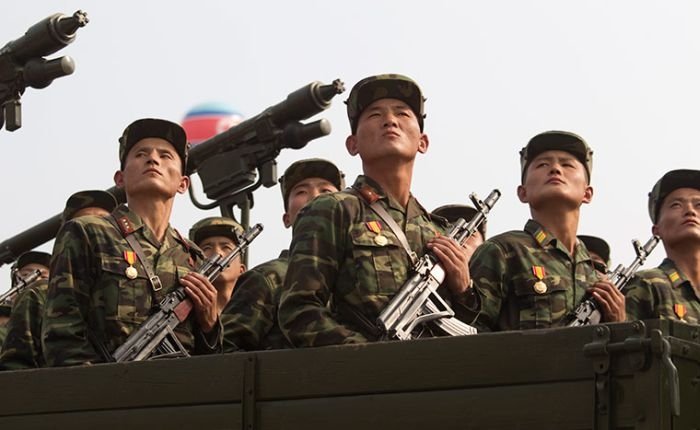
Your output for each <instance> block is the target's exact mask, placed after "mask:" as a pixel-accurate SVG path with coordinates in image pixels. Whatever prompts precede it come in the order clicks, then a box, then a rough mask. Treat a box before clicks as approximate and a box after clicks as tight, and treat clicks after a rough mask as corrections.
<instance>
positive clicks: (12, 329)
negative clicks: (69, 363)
mask: <svg viewBox="0 0 700 430" xmlns="http://www.w3.org/2000/svg"><path fill="white" fill-rule="evenodd" d="M116 206H117V201H116V200H115V198H114V196H112V194H110V193H108V192H107V191H100V190H93V191H79V192H77V193H75V194H73V195H71V196H70V197H69V198H68V201H66V207H65V209H64V210H63V214H62V216H61V221H62V223H63V224H65V223H66V222H67V221H68V220H71V219H73V218H77V217H80V216H86V215H94V216H107V215H109V213H110V212H111V211H113V210H114V208H115V207H116ZM49 258H50V255H49V254H46V270H47V271H48V266H49ZM47 273H48V272H47ZM48 288H49V282H48V276H46V278H43V279H40V280H38V281H37V282H35V283H34V284H33V285H32V286H31V288H27V289H26V290H25V291H23V292H22V293H20V295H19V296H18V297H17V300H16V302H15V306H14V309H13V310H12V316H11V318H10V322H9V324H8V336H7V338H6V339H5V342H4V343H3V346H2V353H1V354H0V370H16V369H26V368H33V367H43V366H44V365H45V362H44V355H43V351H42V349H41V322H42V320H43V317H44V305H45V304H46V294H47V291H48Z"/></svg>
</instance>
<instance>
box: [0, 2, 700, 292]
mask: <svg viewBox="0 0 700 430" xmlns="http://www.w3.org/2000/svg"><path fill="white" fill-rule="evenodd" d="M77 9H83V10H85V11H86V12H87V13H88V16H89V18H90V23H89V24H88V25H87V26H86V27H84V28H82V29H80V30H79V31H78V35H77V38H76V40H75V42H74V43H73V44H71V45H69V46H68V47H66V48H65V49H63V50H61V51H59V52H58V53H57V54H54V56H53V57H56V56H57V55H70V56H72V57H73V59H74V60H75V62H76V71H75V73H74V74H73V75H72V76H68V77H65V78H61V79H58V80H56V81H54V83H53V84H52V85H51V86H49V87H48V88H46V89H43V90H36V89H32V88H29V89H28V90H27V91H26V92H25V94H24V96H23V98H22V102H23V123H24V124H23V127H22V128H21V129H20V130H18V131H15V132H13V133H10V132H7V131H6V130H5V129H3V130H0V148H2V154H3V155H2V157H0V172H2V176H1V178H2V181H3V187H2V191H1V192H2V199H3V202H4V204H3V211H2V223H0V241H1V240H5V239H7V238H9V237H11V236H14V235H15V234H17V233H19V232H21V231H23V230H25V229H26V228H29V227H31V226H33V225H34V224H36V223H38V222H41V221H43V220H45V219H47V218H49V217H50V216H52V215H54V214H56V213H59V212H60V211H61V210H62V208H63V205H64V204H65V200H66V199H67V197H68V196H69V195H70V194H72V193H73V192H75V191H78V190H83V189H95V188H98V189H106V188H108V187H110V186H112V185H113V182H112V175H113V173H114V171H115V170H116V169H117V168H118V160H117V152H118V150H117V138H118V137H119V135H120V134H121V132H122V130H123V129H124V127H125V126H126V125H128V124H129V123H130V122H131V121H132V120H134V119H137V118H141V117H162V118H167V119H171V120H174V121H180V120H181V119H182V117H183V116H184V115H185V113H186V112H187V111H188V110H189V109H190V108H191V107H193V106H194V105H196V104H199V103H202V102H210V101H221V102H225V103H228V104H229V105H231V106H233V107H234V108H235V109H236V110H238V111H239V112H241V113H242V114H244V115H245V116H246V117H252V116H254V115H256V114H258V113H259V112H261V111H262V110H263V109H265V108H266V107H268V106H271V105H273V104H276V103H277V102H279V101H281V100H283V99H284V98H285V97H286V96H287V94H289V93H290V92H292V91H294V90H296V89H297V88H300V87H302V86H304V85H306V84H308V83H309V82H311V81H314V80H319V81H322V82H324V83H330V82H331V81H332V80H333V79H335V78H341V79H342V80H343V81H344V82H345V84H346V88H347V92H349V90H350V88H351V87H352V85H353V84H354V83H355V82H357V81H358V80H360V79H362V78H364V77H366V76H369V75H373V74H378V73H401V74H405V75H408V76H411V77H412V78H414V79H415V80H416V81H417V82H418V83H419V84H420V86H421V87H422V89H423V92H424V94H425V96H426V97H427V98H428V101H427V102H426V112H427V114H428V117H427V119H426V128H425V130H426V132H427V133H428V135H429V137H430V141H431V146H430V148H429V150H428V152H427V154H424V155H421V156H419V159H418V161H417V163H416V169H415V174H414V178H413V186H412V190H413V193H414V195H415V196H416V197H417V198H418V199H419V201H420V202H421V203H422V204H423V205H424V206H425V207H426V208H427V209H428V210H432V209H433V208H435V207H436V206H439V205H442V204H447V203H459V202H467V201H468V199H467V196H468V194H469V193H470V192H472V191H475V192H477V194H478V195H479V196H481V197H482V198H483V197H485V196H486V195H487V194H488V193H489V191H490V190H491V189H493V188H499V189H500V190H501V191H502V192H503V197H502V198H501V200H500V202H499V203H498V204H497V206H496V207H495V208H494V211H493V212H492V215H491V217H490V218H489V235H490V236H492V235H494V234H496V233H500V232H502V231H506V230H512V229H521V228H522V227H523V226H524V224H525V221H526V220H527V218H528V216H529V212H528V209H527V206H526V205H523V204H521V203H520V202H519V201H518V200H517V197H516V195H515V189H516V187H517V185H518V183H519V162H518V151H519V150H520V148H521V147H522V146H524V145H525V144H526V143H527V141H528V140H529V138H530V137H532V136H533V135H535V134H537V133H539V132H541V131H545V130H551V129H560V130H569V131H573V132H576V133H578V134H580V135H582V136H583V137H584V138H585V139H586V140H587V141H588V143H589V144H590V145H591V147H592V148H593V150H594V168H593V178H592V185H593V186H594V189H595V195H594V199H593V202H592V203H591V204H590V205H588V206H587V207H585V208H584V210H583V211H582V217H581V223H580V226H579V233H582V234H593V235H599V236H602V237H604V238H606V239H607V240H608V242H609V243H610V244H611V246H612V248H613V251H612V255H613V262H614V264H617V263H624V264H625V265H626V264H628V263H629V262H630V261H631V259H632V258H633V256H634V253H633V250H632V247H631V245H630V241H631V239H633V238H638V239H639V240H640V241H642V243H643V242H645V241H646V240H647V239H648V237H649V235H650V227H651V225H650V221H649V218H648V215H647V210H646V204H647V193H648V192H649V190H650V189H651V187H652V185H653V184H654V183H655V182H656V180H658V178H659V177H660V176H661V175H663V174H664V173H665V172H666V171H668V170H671V169H676V168H695V169H697V168H700V163H699V161H700V155H698V151H697V149H696V148H697V144H696V140H697V135H696V133H697V118H698V113H699V112H700V78H699V77H700V26H698V25H697V23H698V18H700V14H699V12H700V3H698V2H697V1H666V2H661V1H657V2H651V1H640V0H635V1H631V0H628V1H599V0H594V1H587V2H582V1H563V0H552V1H517V0H512V1H505V0H503V1H489V2H487V1H480V2H477V1H462V2H457V1H438V0H433V1H431V2H417V1H413V2H407V1H377V0H375V1H369V0H356V1H353V2H344V3H339V2H325V1H311V0H297V1H294V2H288V1H281V0H278V1H254V2H253V1H248V2H240V1H200V2H185V1H150V2H144V1H139V2H136V1H132V0H129V1H120V2H97V1H88V0H82V1H72V0H69V1H61V2H57V1H48V0H41V1H31V2H22V3H17V2H14V3H10V4H9V5H8V6H6V7H4V8H3V10H2V14H0V45H2V44H4V43H6V42H8V41H10V40H13V39H16V38H17V37H19V36H20V35H22V34H24V32H25V31H26V30H27V29H28V28H29V27H30V26H31V25H33V24H34V23H36V22H38V21H39V20H41V19H43V18H45V17H46V16H48V15H51V14H53V13H56V12H61V13H64V14H66V15H70V14H72V13H73V12H74V11H75V10H77ZM347 92H346V93H345V94H343V95H341V96H338V97H336V99H335V100H334V103H333V105H332V107H331V108H330V109H329V110H328V111H326V112H324V113H322V114H321V115H319V116H317V117H315V118H314V119H318V118H327V119H329V120H330V121H331V123H332V125H333V132H332V133H331V135H330V136H327V137H324V138H322V139H318V140H316V141H313V142H311V143H309V145H308V146H307V147H306V148H304V149H302V150H298V151H294V150H283V152H282V154H281V155H280V157H279V158H278V163H279V165H278V169H279V174H281V173H282V172H283V170H284V169H285V168H286V167H287V166H288V165H289V164H290V163H292V162H293V161H295V160H298V159H301V158H309V157H323V158H327V159H330V160H333V161H335V162H336V163H337V164H338V165H339V166H340V167H341V169H342V170H344V171H345V173H346V175H347V177H348V180H349V182H352V181H353V180H354V178H355V176H356V175H357V174H359V173H360V168H361V166H360V161H359V159H357V158H353V157H350V156H349V155H348V154H347V153H346V151H345V147H344V141H345V137H346V136H347V135H348V133H349V125H348V122H347V117H346V115H345V106H344V104H343V103H342V101H343V100H345V99H346V98H347ZM195 183H196V184H199V183H198V181H197V180H195ZM196 186H197V187H198V189H197V192H198V195H199V196H201V197H203V193H202V190H201V186H199V185H196ZM282 212H283V207H282V200H281V196H280V192H279V188H277V187H275V188H271V189H261V190H259V191H258V192H257V193H256V194H255V207H254V208H253V211H252V213H251V220H252V222H262V223H263V224H264V225H265V231H264V232H263V234H262V235H261V236H260V237H259V238H258V239H257V241H256V242H255V243H254V245H253V248H252V253H251V262H252V263H253V264H257V263H260V262H263V261H266V260H268V259H270V258H274V257H276V256H277V254H278V253H279V251H280V249H282V247H283V246H285V244H288V243H289V240H290V238H291V232H290V231H289V230H285V229H284V227H283V225H282V221H281V217H282ZM214 215H217V211H215V210H212V211H207V212H203V211H200V210H199V209H196V208H195V207H194V206H193V205H192V204H191V202H190V201H189V197H188V196H187V195H184V196H180V197H178V200H177V203H176V205H175V209H174V214H173V217H172V224H173V225H174V226H175V227H176V228H178V229H179V230H180V231H181V232H183V234H186V233H187V231H188V230H189V227H190V226H191V225H192V224H193V223H194V222H196V221H197V220H199V219H200V218H203V217H205V216H214ZM51 244H52V243H51ZM51 244H48V245H44V246H43V247H42V248H41V249H44V250H48V251H50V250H51ZM663 254H664V253H663V250H662V249H661V248H659V249H657V250H656V251H655V253H654V254H653V255H652V257H651V258H650V260H649V261H648V263H647V266H652V265H655V264H658V263H659V262H660V260H661V258H662V257H663ZM8 273H9V266H8V265H6V266H3V267H2V268H1V269H0V279H2V280H3V282H0V290H4V289H6V286H7V285H8V284H9V275H8Z"/></svg>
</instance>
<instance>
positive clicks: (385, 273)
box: [279, 176, 444, 346]
mask: <svg viewBox="0 0 700 430" xmlns="http://www.w3.org/2000/svg"><path fill="white" fill-rule="evenodd" d="M353 188H355V189H356V190H361V189H363V188H364V189H365V190H370V191H372V192H374V193H375V194H376V196H377V197H378V198H379V199H378V201H379V202H380V204H381V205H382V206H383V207H384V208H385V209H386V211H387V212H388V213H389V214H390V215H391V217H392V218H393V219H394V220H395V221H396V223H397V224H398V225H399V226H400V227H402V228H403V231H404V233H405V234H406V237H407V238H408V243H409V245H410V247H411V249H412V250H413V251H414V252H416V253H417V254H418V255H419V256H420V255H422V254H423V253H425V251H426V244H427V242H428V241H429V240H430V239H432V238H433V237H434V236H435V235H437V234H438V233H443V230H442V229H438V228H437V227H436V226H435V225H433V223H432V222H431V219H430V217H429V215H428V212H427V211H426V210H425V209H424V208H423V207H422V206H421V205H420V204H419V203H418V201H417V200H416V199H415V198H414V197H413V196H411V197H410V199H409V202H408V205H407V206H406V208H403V207H402V206H401V205H400V204H398V203H397V202H396V201H394V200H393V199H391V198H389V197H387V196H386V195H385V194H384V192H383V191H382V190H381V189H380V188H379V186H378V185H377V184H376V183H375V182H374V181H373V180H372V179H370V178H368V177H366V176H360V177H358V179H357V180H356V181H355V184H354V185H353ZM361 199H362V198H361V197H360V196H359V195H358V194H357V193H356V192H353V191H350V190H345V191H341V192H338V193H333V194H327V195H321V196H319V197H317V198H316V199H314V200H313V201H312V202H311V203H309V204H308V205H306V206H305V207H304V209H302V211H301V213H300V214H299V217H298V218H297V220H296V223H295V224H294V233H293V238H292V245H291V249H290V257H289V269H288V271H287V277H286V280H285V284H284V290H283V292H282V297H281V302H280V308H279V322H280V326H281V328H282V332H283V333H284V334H285V336H286V337H287V339H288V340H289V341H290V342H291V343H292V344H293V345H294V346H320V345H332V344H342V343H359V342H367V340H368V339H372V338H374V337H376V333H373V329H374V321H375V320H376V318H377V316H378V315H379V313H380V312H381V310H382V309H383V308H384V307H385V306H386V304H387V303H388V302H389V300H390V299H391V297H392V296H393V295H394V294H396V293H397V292H398V290H399V289H400V288H401V286H402V285H403V284H404V282H405V281H406V279H407V277H408V273H409V271H410V269H411V262H410V260H409V257H408V255H407V254H406V251H405V250H404V248H403V247H402V246H401V244H400V242H399V240H398V239H397V237H396V236H395V235H394V234H393V233H392V232H391V229H390V228H389V227H388V226H385V225H384V221H382V220H381V218H380V217H379V216H378V215H377V214H375V213H374V211H372V209H371V208H370V207H369V205H368V204H367V203H366V202H365V201H363V200H361ZM443 227H444V226H443ZM377 229H379V232H376V230H377ZM378 236H383V238H382V239H380V240H377V237H378Z"/></svg>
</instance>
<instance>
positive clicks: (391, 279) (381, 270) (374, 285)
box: [350, 225, 407, 297]
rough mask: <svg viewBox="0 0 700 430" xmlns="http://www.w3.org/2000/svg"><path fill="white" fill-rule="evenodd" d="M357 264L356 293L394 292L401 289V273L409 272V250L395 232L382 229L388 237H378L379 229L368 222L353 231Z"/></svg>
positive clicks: (382, 293)
mask: <svg viewBox="0 0 700 430" xmlns="http://www.w3.org/2000/svg"><path fill="white" fill-rule="evenodd" d="M350 236H351V238H352V256H353V259H354V262H353V265H354V268H355V287H356V288H355V289H354V290H355V294H359V295H360V297H362V296H363V295H365V294H377V295H390V294H395V293H396V292H397V291H398V288H399V287H400V285H398V283H397V280H396V279H397V276H399V277H400V276H401V273H404V278H405V272H406V267H404V266H405V263H404V260H405V259H406V258H407V257H404V255H403V254H405V251H404V250H403V248H402V247H401V245H400V244H399V242H398V239H396V237H394V235H393V234H391V233H387V232H382V234H381V236H382V237H384V238H385V239H386V241H385V242H384V239H380V240H377V239H376V237H377V236H378V235H377V234H376V233H374V232H371V231H369V230H368V229H367V228H366V227H365V226H364V225H361V226H358V227H357V228H355V229H353V230H351V231H350Z"/></svg>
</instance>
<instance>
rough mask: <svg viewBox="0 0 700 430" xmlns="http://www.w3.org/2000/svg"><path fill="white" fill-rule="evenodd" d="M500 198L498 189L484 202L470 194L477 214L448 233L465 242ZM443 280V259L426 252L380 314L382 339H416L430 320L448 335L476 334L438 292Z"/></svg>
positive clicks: (379, 323) (378, 323) (456, 239)
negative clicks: (420, 330) (417, 332)
mask: <svg viewBox="0 0 700 430" xmlns="http://www.w3.org/2000/svg"><path fill="white" fill-rule="evenodd" d="M499 197H501V192H500V191H498V190H493V191H491V194H489V195H488V197H486V200H484V201H481V200H479V199H478V198H477V197H476V195H474V193H472V194H470V195H469V198H470V199H471V201H472V202H473V203H474V206H475V207H476V209H477V213H476V215H474V217H473V218H472V219H471V220H470V221H469V222H467V221H465V220H464V219H462V218H460V219H459V220H457V222H456V223H454V225H453V226H452V229H451V230H450V232H449V234H448V235H447V236H448V237H449V238H452V239H454V240H455V241H457V243H459V244H463V243H464V242H465V241H466V240H467V239H469V238H470V237H471V236H472V235H473V234H474V232H475V231H476V230H477V228H478V227H479V225H481V223H482V222H484V221H485V220H486V215H487V214H488V213H489V211H490V210H491V208H493V205H494V204H495V203H496V202H497V201H498V199H499ZM444 279H445V269H444V268H443V267H442V264H441V263H440V260H439V259H438V258H437V257H436V256H435V255H434V254H433V253H432V252H427V253H426V254H425V255H423V256H422V257H421V258H420V259H419V260H418V262H417V263H416V265H415V266H414V267H413V276H411V277H410V278H409V279H408V281H406V283H405V284H404V285H403V286H402V287H401V290H399V292H398V294H396V296H394V298H393V299H391V301H390V302H389V304H388V305H387V306H386V307H385V308H384V310H382V312H381V313H380V314H379V318H377V326H378V327H379V330H380V331H381V332H382V333H383V335H382V338H383V339H400V340H409V339H413V338H414V337H416V336H415V335H414V330H415V329H416V328H417V327H418V326H419V325H425V324H428V323H431V326H432V327H434V328H436V329H437V330H438V332H440V333H442V334H445V335H448V336H464V335H470V334H476V329H475V328H474V327H472V326H470V325H468V324H465V323H463V322H462V321H460V320H458V319H457V318H455V313H454V311H453V310H452V308H450V306H449V305H448V304H447V302H445V300H443V298H442V297H441V296H440V295H439V294H438V293H437V289H438V287H439V286H440V284H441V283H442V281H443V280H444Z"/></svg>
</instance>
